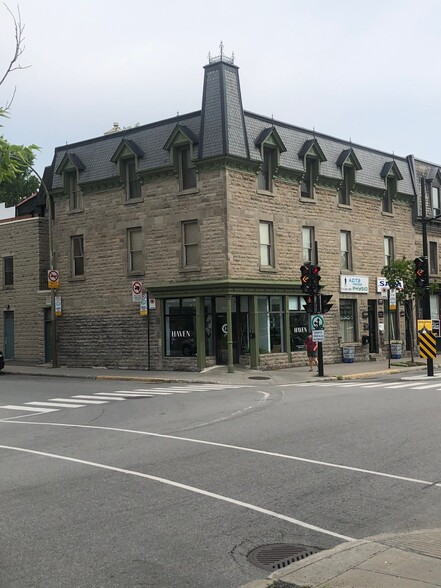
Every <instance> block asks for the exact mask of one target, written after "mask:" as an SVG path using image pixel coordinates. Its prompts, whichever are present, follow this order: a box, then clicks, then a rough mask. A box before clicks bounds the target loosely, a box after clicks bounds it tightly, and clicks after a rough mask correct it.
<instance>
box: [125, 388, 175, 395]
mask: <svg viewBox="0 0 441 588" xmlns="http://www.w3.org/2000/svg"><path fill="white" fill-rule="evenodd" d="M132 392H148V393H149V394H153V395H154V396H170V395H171V394H173V392H156V391H152V390H147V389H144V388H135V389H134V390H132Z"/></svg>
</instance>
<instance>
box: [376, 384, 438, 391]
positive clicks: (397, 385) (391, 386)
mask: <svg viewBox="0 0 441 588" xmlns="http://www.w3.org/2000/svg"><path fill="white" fill-rule="evenodd" d="M438 385H439V384H438ZM412 386H415V382H410V383H408V384H386V385H385V388H387V389H388V390H394V389H395V388H411V387H412Z"/></svg>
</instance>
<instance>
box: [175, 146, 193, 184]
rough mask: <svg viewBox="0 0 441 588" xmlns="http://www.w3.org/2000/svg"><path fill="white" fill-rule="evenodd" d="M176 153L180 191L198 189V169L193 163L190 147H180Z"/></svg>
mask: <svg viewBox="0 0 441 588" xmlns="http://www.w3.org/2000/svg"><path fill="white" fill-rule="evenodd" d="M176 151H177V156H178V157H177V159H178V173H179V188H180V190H188V189H189V188H196V169H195V167H194V165H193V163H192V161H191V152H190V145H189V144H187V145H180V146H179V147H176Z"/></svg>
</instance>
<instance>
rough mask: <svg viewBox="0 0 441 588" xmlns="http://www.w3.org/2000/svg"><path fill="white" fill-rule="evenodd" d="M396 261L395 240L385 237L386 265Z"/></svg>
mask: <svg viewBox="0 0 441 588" xmlns="http://www.w3.org/2000/svg"><path fill="white" fill-rule="evenodd" d="M393 259H394V240H393V237H384V265H385V266H387V265H390V263H391V261H393Z"/></svg>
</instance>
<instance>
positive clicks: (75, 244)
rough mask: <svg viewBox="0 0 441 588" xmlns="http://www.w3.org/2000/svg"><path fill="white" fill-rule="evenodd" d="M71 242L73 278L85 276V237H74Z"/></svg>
mask: <svg viewBox="0 0 441 588" xmlns="http://www.w3.org/2000/svg"><path fill="white" fill-rule="evenodd" d="M70 240H71V268H72V277H76V276H84V239H83V235H74V236H73V237H71V238H70Z"/></svg>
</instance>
